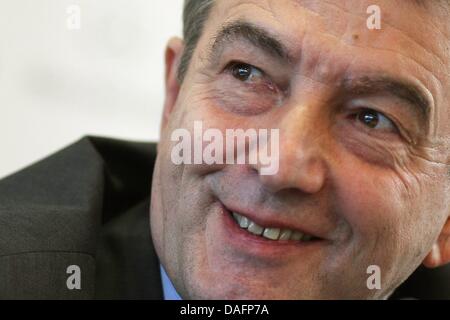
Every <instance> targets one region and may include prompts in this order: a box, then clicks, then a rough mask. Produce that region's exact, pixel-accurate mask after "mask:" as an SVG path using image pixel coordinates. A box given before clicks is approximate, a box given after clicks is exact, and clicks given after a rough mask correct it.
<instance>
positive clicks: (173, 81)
mask: <svg viewBox="0 0 450 320" xmlns="http://www.w3.org/2000/svg"><path fill="white" fill-rule="evenodd" d="M183 50H184V42H183V40H181V39H180V38H172V39H170V40H169V42H168V44H167V47H166V53H165V65H166V71H165V85H166V93H165V102H164V109H163V116H162V123H161V131H163V130H164V128H165V127H166V125H167V122H168V120H169V117H170V114H171V113H172V111H173V108H174V106H175V104H176V102H177V98H178V94H179V92H180V83H179V82H178V66H179V64H180V61H181V56H182V54H183Z"/></svg>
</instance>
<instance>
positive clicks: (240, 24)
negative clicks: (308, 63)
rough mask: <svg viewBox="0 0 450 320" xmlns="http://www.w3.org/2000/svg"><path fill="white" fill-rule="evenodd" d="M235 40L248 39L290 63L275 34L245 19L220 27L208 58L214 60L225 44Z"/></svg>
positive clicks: (267, 52)
mask: <svg viewBox="0 0 450 320" xmlns="http://www.w3.org/2000/svg"><path fill="white" fill-rule="evenodd" d="M236 40H244V41H248V42H250V43H251V44H252V45H253V46H255V47H257V48H259V49H260V50H262V51H263V52H264V53H265V54H267V55H270V56H272V57H274V58H276V59H278V60H281V61H282V62H285V63H291V62H292V61H293V59H292V57H291V55H290V54H289V50H288V49H287V48H286V46H284V45H283V43H282V42H281V41H280V40H279V39H278V38H277V37H276V36H275V35H273V34H271V33H270V32H268V31H267V30H265V29H263V28H261V27H258V26H256V25H254V24H252V23H249V22H245V21H235V22H232V23H230V24H227V25H225V26H223V27H222V29H221V30H220V31H219V32H218V34H217V35H216V36H215V39H214V43H213V45H212V47H211V52H210V60H211V61H216V60H217V59H218V58H219V56H220V54H221V53H222V51H223V49H224V48H225V46H226V45H227V44H229V43H232V42H234V41H236Z"/></svg>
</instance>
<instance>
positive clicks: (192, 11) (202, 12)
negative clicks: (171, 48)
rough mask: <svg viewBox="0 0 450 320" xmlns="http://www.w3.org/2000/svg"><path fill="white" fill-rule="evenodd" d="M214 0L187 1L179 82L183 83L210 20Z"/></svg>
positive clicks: (185, 4)
mask: <svg viewBox="0 0 450 320" xmlns="http://www.w3.org/2000/svg"><path fill="white" fill-rule="evenodd" d="M213 4H214V0H185V1H184V10H183V37H184V43H185V48H184V51H183V55H182V57H181V61H180V65H179V66H178V81H179V82H180V83H181V82H183V79H184V77H185V76H186V73H187V70H188V68H189V64H190V62H191V59H192V55H193V54H194V51H195V48H196V47H197V43H198V40H199V39H200V36H201V35H202V32H203V27H204V25H205V22H206V20H207V19H208V16H209V12H210V11H211V8H212V6H213Z"/></svg>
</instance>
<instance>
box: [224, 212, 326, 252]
mask: <svg viewBox="0 0 450 320" xmlns="http://www.w3.org/2000/svg"><path fill="white" fill-rule="evenodd" d="M220 205H221V211H222V215H221V222H222V225H223V226H224V235H225V239H224V241H225V242H226V243H228V244H229V245H230V246H232V247H233V248H235V249H236V250H238V251H241V252H245V253H247V254H250V255H253V256H257V257H261V258H263V257H268V258H287V257H289V256H292V255H304V254H307V253H308V252H317V250H319V249H320V248H322V247H324V245H325V244H326V240H313V241H305V242H303V241H294V240H286V241H274V240H270V239H266V238H264V237H262V236H257V235H254V234H251V233H250V232H249V231H247V230H245V229H242V228H241V227H239V225H238V224H237V222H236V220H234V218H233V217H232V215H231V212H230V211H229V210H228V209H226V208H225V207H224V206H223V204H220Z"/></svg>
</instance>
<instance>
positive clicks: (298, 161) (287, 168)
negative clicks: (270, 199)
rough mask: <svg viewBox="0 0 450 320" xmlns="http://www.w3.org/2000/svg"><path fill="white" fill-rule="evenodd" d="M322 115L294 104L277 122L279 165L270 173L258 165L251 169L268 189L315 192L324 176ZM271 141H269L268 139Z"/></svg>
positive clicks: (325, 169)
mask: <svg viewBox="0 0 450 320" xmlns="http://www.w3.org/2000/svg"><path fill="white" fill-rule="evenodd" d="M320 118H322V119H324V117H323V115H322V116H321V115H319V114H317V111H315V110H312V109H311V108H307V107H304V108H294V109H292V110H290V111H289V112H287V113H286V114H285V115H283V117H282V118H281V121H280V122H279V127H278V129H279V168H278V170H277V171H276V172H274V173H273V174H270V175H261V165H260V164H259V163H258V164H257V165H256V167H254V169H256V170H257V171H258V173H259V177H260V181H261V182H262V184H263V185H264V187H265V188H267V189H268V190H270V191H271V192H274V193H275V192H278V191H281V190H283V189H298V190H300V191H302V192H303V193H308V194H314V193H317V192H319V191H320V190H322V188H323V187H324V185H325V182H326V180H327V175H328V165H327V161H326V145H327V143H328V141H327V139H328V136H329V134H328V128H329V126H328V125H326V124H325V123H323V124H322V123H320V121H318V120H320ZM271 144H272V141H271Z"/></svg>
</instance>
